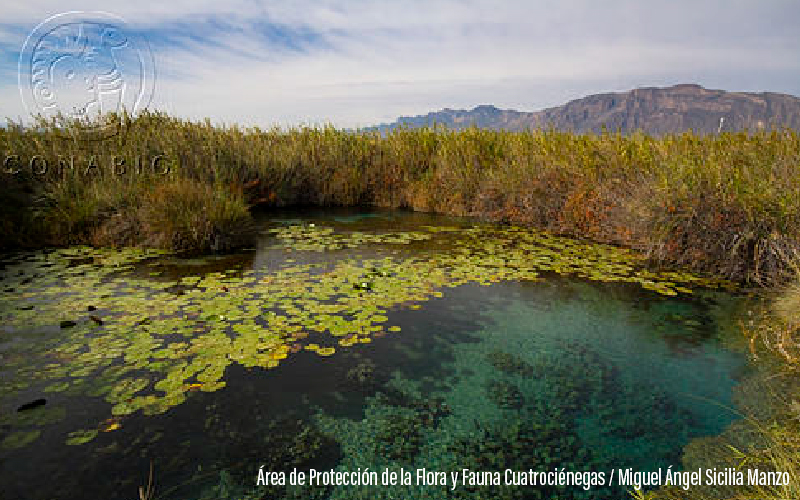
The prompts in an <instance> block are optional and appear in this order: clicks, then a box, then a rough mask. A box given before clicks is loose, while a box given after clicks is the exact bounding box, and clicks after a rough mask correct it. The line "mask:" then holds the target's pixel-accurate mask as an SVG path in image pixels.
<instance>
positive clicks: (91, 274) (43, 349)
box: [0, 224, 731, 425]
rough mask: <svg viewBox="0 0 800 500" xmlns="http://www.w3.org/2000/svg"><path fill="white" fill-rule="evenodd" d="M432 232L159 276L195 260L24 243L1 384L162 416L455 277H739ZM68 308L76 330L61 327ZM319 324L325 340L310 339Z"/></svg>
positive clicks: (375, 321)
mask: <svg viewBox="0 0 800 500" xmlns="http://www.w3.org/2000/svg"><path fill="white" fill-rule="evenodd" d="M297 228H300V229H297ZM423 229H424V231H411V232H394V233H390V234H374V235H370V234H367V233H363V234H362V233H352V232H351V233H347V232H345V233H340V232H339V231H338V230H336V229H333V228H329V227H325V226H321V225H313V226H312V225H310V224H309V225H299V226H289V227H285V228H281V229H279V230H278V231H286V233H281V232H279V233H278V234H279V235H283V236H279V239H281V238H283V237H286V238H289V236H286V235H287V234H288V235H291V238H289V239H291V245H295V243H297V241H299V240H300V239H304V241H305V243H304V245H306V246H302V245H301V246H299V247H296V248H294V250H295V251H297V252H314V251H318V250H319V247H320V246H325V247H326V248H327V247H328V246H330V245H336V246H337V248H338V246H340V245H343V244H344V245H356V246H369V247H370V250H371V252H372V253H371V254H370V255H371V257H370V258H363V257H359V256H347V257H345V258H341V259H339V260H336V261H326V262H323V263H310V264H297V263H296V262H293V261H290V260H286V261H285V262H283V263H282V264H281V265H280V266H278V267H277V268H275V269H271V270H269V271H263V270H250V271H245V270H242V269H238V268H235V269H231V268H226V269H225V271H212V272H206V273H203V274H200V275H198V274H197V273H196V272H195V271H192V272H191V274H189V275H185V274H184V275H181V274H177V275H176V274H174V273H170V272H163V273H161V274H159V275H158V276H151V275H150V271H149V270H148V271H147V272H142V271H143V269H152V268H153V267H154V266H155V265H156V264H159V263H162V264H164V263H166V262H172V263H173V264H174V263H176V262H180V259H179V258H178V257H176V256H174V255H168V254H167V253H166V252H163V251H157V250H143V249H122V250H114V249H93V248H89V247H70V248H66V249H59V250H48V251H43V252H31V253H21V254H17V255H15V256H12V257H11V258H10V259H9V260H8V261H7V262H6V267H5V268H4V269H3V270H1V271H0V282H1V283H2V286H3V287H5V288H6V289H13V290H14V294H13V295H7V296H6V297H4V300H3V301H2V302H0V317H2V318H3V321H4V326H3V331H4V332H5V335H6V337H7V338H8V339H13V338H15V337H16V336H23V335H26V336H27V337H26V338H27V339H28V340H26V342H25V343H20V344H15V346H14V347H13V348H12V349H11V350H10V351H9V352H8V354H7V356H6V358H5V359H4V366H3V367H2V368H0V371H1V372H3V373H6V374H11V375H12V376H10V377H3V378H2V379H0V390H2V393H3V394H7V395H13V394H14V393H16V392H17V391H19V390H22V389H29V388H34V389H35V390H39V391H43V392H53V393H57V392H61V393H65V394H67V395H79V394H84V395H90V396H93V397H98V398H102V399H104V400H105V401H106V402H108V403H109V404H110V413H111V414H112V415H114V416H125V415H130V414H133V413H136V412H140V411H141V412H142V413H144V414H147V415H154V414H159V413H164V412H166V411H168V410H169V409H170V408H172V407H174V406H176V405H179V404H181V403H183V402H184V401H186V400H187V399H188V398H190V397H192V393H193V392H196V391H205V392H213V391H217V390H219V389H222V388H223V387H225V385H226V382H225V380H224V376H225V371H226V369H227V368H228V366H230V365H231V364H234V363H237V364H240V365H242V366H244V367H248V368H255V367H259V368H263V369H270V368H275V367H277V366H279V365H280V363H281V362H282V361H283V360H285V359H287V358H288V357H290V356H292V355H293V354H294V353H296V352H298V351H300V350H307V351H312V352H315V353H316V354H318V355H320V356H323V357H326V356H331V355H334V354H335V353H336V352H337V351H338V350H341V349H346V348H353V347H355V346H357V345H359V344H365V343H369V342H371V341H372V339H373V337H374V336H375V335H382V334H385V333H388V332H399V331H401V329H400V327H399V326H396V325H391V321H390V315H389V312H390V311H391V310H392V309H394V308H400V307H409V308H411V309H416V308H419V307H421V304H423V303H424V302H425V301H428V300H431V299H434V298H437V297H442V296H443V293H444V292H443V290H445V289H447V288H448V287H455V286H459V285H465V284H480V285H489V284H492V283H496V282H499V281H504V280H527V281H535V280H540V279H542V278H541V275H543V274H544V273H557V274H562V275H571V276H577V277H582V278H585V279H590V280H599V281H619V282H628V283H634V284H639V285H641V286H642V287H644V288H647V289H652V290H653V291H655V292H657V293H660V294H665V295H676V294H688V293H691V289H692V288H696V287H714V286H723V287H730V286H731V284H730V283H728V282H725V281H722V280H712V279H708V278H701V277H697V276H694V275H691V274H688V273H682V272H676V271H659V272H654V271H649V270H647V269H646V267H645V260H644V258H643V257H642V256H640V255H638V254H635V253H633V252H631V251H628V250H624V249H620V248H617V247H612V246H606V245H596V244H589V243H585V242H580V241H576V240H571V239H568V238H563V237H558V236H554V235H551V234H548V233H544V232H541V231H534V230H529V229H524V228H520V227H514V226H510V227H491V226H472V227H463V228H447V229H446V230H442V231H439V230H429V228H423ZM298 234H299V235H302V238H301V237H300V236H297V235H298ZM296 240H297V241H296ZM287 241H288V239H287ZM417 241H425V245H424V246H423V247H421V248H417V249H415V250H414V251H413V252H405V253H403V252H401V253H397V250H398V248H393V247H398V246H399V247H401V248H402V247H403V246H404V245H407V244H409V243H411V242H417ZM343 242H344V243H343ZM287 244H288V243H287ZM390 247H392V248H390ZM162 267H163V266H162ZM190 267H191V266H190ZM89 306H91V307H89ZM64 318H71V319H70V320H69V321H70V322H71V325H70V327H69V328H58V327H59V326H62V323H61V322H62V321H65V320H64ZM72 323H74V324H72ZM54 327H55V330H54ZM311 334H314V335H316V336H317V337H315V340H316V342H308V340H306V338H307V337H309V335H311ZM489 362H490V363H492V364H493V365H494V366H495V367H496V368H497V369H499V370H502V371H505V372H507V373H516V374H518V375H521V376H524V377H527V376H529V373H531V369H532V368H531V367H530V366H528V365H526V364H525V363H524V362H522V361H520V360H518V359H515V358H514V356H512V355H508V354H503V353H495V354H492V355H490V357H489ZM572 392H575V391H570V392H567V393H566V395H567V396H569V394H572ZM512 399H513V398H512ZM42 425H44V424H42Z"/></svg>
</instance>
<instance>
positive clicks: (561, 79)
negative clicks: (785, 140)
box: [0, 0, 800, 126]
mask: <svg viewBox="0 0 800 500" xmlns="http://www.w3.org/2000/svg"><path fill="white" fill-rule="evenodd" d="M71 7H72V8H74V9H76V10H105V11H109V12H113V13H115V14H118V15H120V16H122V17H123V18H125V19H126V20H128V21H129V22H130V23H131V24H132V25H133V26H135V27H137V28H140V29H147V30H151V32H152V33H154V35H155V36H159V35H158V34H159V33H169V34H170V35H171V37H172V38H171V39H172V40H174V41H175V42H176V43H175V44H174V45H173V46H170V45H167V44H165V43H159V41H158V40H156V41H154V43H153V46H154V47H156V48H157V53H156V57H157V64H158V68H159V73H160V78H159V81H158V84H157V88H156V100H155V104H156V105H157V106H158V107H159V108H161V109H165V110H167V111H169V112H171V113H174V114H177V115H180V116H187V117H193V118H199V117H203V116H210V117H212V118H214V119H217V120H224V121H227V122H233V121H241V122H245V123H258V124H262V125H269V124H271V123H274V122H278V123H282V124H288V123H297V122H325V121H332V122H334V123H336V124H337V125H342V126H353V125H367V124H372V123H376V122H379V121H386V120H391V119H393V118H394V117H396V116H397V115H399V114H413V113H423V112H427V111H430V110H433V109H438V108H441V107H445V106H449V107H472V106H474V105H476V104H479V103H493V104H496V105H499V106H507V107H516V108H520V109H538V108H540V107H543V106H547V105H555V104H559V103H561V102H562V101H563V100H565V99H567V98H575V97H579V96H580V95H582V94H585V93H592V92H602V91H608V90H623V89H626V88H631V87H635V86H639V85H660V84H669V83H676V82H678V81H695V82H698V83H701V84H706V85H713V84H716V86H722V87H724V88H728V89H731V90H753V89H752V88H747V89H744V88H742V86H743V85H747V86H749V87H752V86H753V85H756V86H759V87H761V88H760V89H758V90H775V91H787V92H792V93H800V79H798V78H797V77H800V58H798V57H797V54H798V53H800V40H799V39H798V37H797V36H796V33H795V30H796V26H797V25H798V23H797V21H798V19H799V18H800V8H799V7H796V6H795V4H793V3H792V2H779V1H774V2H769V1H765V2H761V3H759V4H756V3H752V2H745V1H739V2H735V1H734V2H730V1H729V2H722V1H708V2H702V1H693V2H669V3H659V4H655V3H651V2H647V3H646V4H645V3H643V2H638V1H632V0H631V1H614V2H589V1H563V2H554V1H540V2H533V1H522V0H520V1H506V2H502V1H497V0H464V1H458V0H428V1H423V0H407V1H404V2H397V1H380V2H367V1H362V0H354V1H350V2H341V1H340V2H333V1H316V2H314V1H310V0H297V1H292V2H284V1H275V2H264V3H258V2H253V1H246V2H245V1H233V2H218V1H206V0H200V1H182V0H179V1H177V2H163V1H161V2H136V3H131V2H127V1H126V2H122V1H118V0H112V1H105V2H102V3H101V2H97V1H96V0H95V1H88V0H87V1H78V2H75V3H74V4H71ZM4 9H6V8H5V7H4ZM57 12H59V4H58V3H56V2H26V3H16V4H13V5H11V6H10V7H9V8H7V9H6V12H4V17H5V19H4V20H3V23H4V25H5V26H14V27H17V26H30V27H33V26H34V25H35V24H36V23H37V22H38V21H39V20H41V19H43V18H44V17H47V15H48V14H53V13H57ZM213 19H219V20H220V21H221V22H224V23H227V24H232V25H235V26H241V30H238V31H231V30H228V29H224V27H220V26H218V25H217V24H215V23H213V22H210V20H213ZM253 20H260V21H262V24H258V23H253V22H252V21H253ZM268 23H272V24H275V25H278V26H280V27H281V29H287V30H289V32H292V30H295V31H297V32H301V33H310V34H312V35H313V37H312V39H311V40H310V41H306V44H307V50H304V51H295V50H293V49H291V48H290V47H283V46H281V43H280V42H281V40H280V34H279V35H278V36H277V39H270V38H269V37H265V36H264V34H263V33H261V32H260V30H262V29H263V28H264V27H265V26H267V25H268ZM187 26H190V27H191V26H196V27H197V29H196V31H193V32H191V35H192V36H191V37H189V36H183V35H188V34H189V33H185V32H184V31H182V30H185V29H187V28H186V27H187ZM171 27H177V28H175V29H178V31H177V32H176V33H170V32H169V31H163V30H170V29H172V28H171ZM160 30H161V31H160ZM17 31H18V30H17ZM17 31H14V30H10V29H2V28H0V43H5V44H9V43H13V38H14V36H17V37H18V36H19V34H18V33H17ZM4 69H7V68H4ZM754 75H755V76H754ZM776 76H777V78H776ZM794 81H796V82H798V83H792V82H794ZM10 83H11V82H9V85H8V88H7V89H3V90H10V89H11V85H10ZM721 84H724V85H721ZM16 95H18V94H17V93H16V91H14V92H5V91H4V92H3V93H2V94H0V113H2V112H5V113H6V114H11V115H12V116H13V115H14V114H16V113H21V109H20V108H19V103H18V102H16V103H15V102H14V101H15V99H14V97H15V96H16ZM17 100H18V99H17ZM15 106H17V107H16V108H15Z"/></svg>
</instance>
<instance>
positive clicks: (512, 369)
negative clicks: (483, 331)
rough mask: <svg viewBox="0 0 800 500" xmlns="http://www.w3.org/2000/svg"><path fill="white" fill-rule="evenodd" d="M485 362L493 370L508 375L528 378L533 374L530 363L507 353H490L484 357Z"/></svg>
mask: <svg viewBox="0 0 800 500" xmlns="http://www.w3.org/2000/svg"><path fill="white" fill-rule="evenodd" d="M486 360H487V361H488V362H489V364H491V365H492V366H493V367H494V368H495V369H497V370H500V371H501V372H503V373H507V374H509V375H512V374H516V375H519V376H521V377H530V376H532V375H533V372H534V371H533V366H531V364H530V363H528V362H527V361H525V360H524V359H522V358H520V357H519V356H515V355H514V354H510V353H507V352H503V351H492V352H490V353H489V354H487V355H486Z"/></svg>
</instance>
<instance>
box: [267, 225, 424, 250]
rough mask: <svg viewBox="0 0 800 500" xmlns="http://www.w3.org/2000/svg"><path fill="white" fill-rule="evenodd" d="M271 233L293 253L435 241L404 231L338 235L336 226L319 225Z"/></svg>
mask: <svg viewBox="0 0 800 500" xmlns="http://www.w3.org/2000/svg"><path fill="white" fill-rule="evenodd" d="M267 234H272V235H274V236H275V237H276V238H277V240H278V243H277V244H276V246H278V247H280V248H284V249H290V250H311V251H316V252H324V251H326V250H340V249H343V248H356V247H359V246H361V245H367V244H397V245H403V244H407V243H411V242H412V241H424V240H429V239H431V234H430V232H422V231H404V232H396V233H365V232H362V231H347V232H337V231H335V230H334V228H332V227H320V226H317V225H316V224H295V225H290V226H282V227H279V228H275V229H271V230H269V231H268V232H267Z"/></svg>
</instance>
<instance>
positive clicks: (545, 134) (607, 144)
mask: <svg viewBox="0 0 800 500" xmlns="http://www.w3.org/2000/svg"><path fill="white" fill-rule="evenodd" d="M121 121H122V122H123V125H124V126H123V128H122V132H121V133H119V134H118V135H116V136H114V137H112V138H109V139H106V140H102V141H81V140H75V139H71V138H69V137H65V136H64V134H63V133H61V130H62V128H61V127H60V125H59V124H58V123H56V121H50V122H45V121H40V122H39V123H37V124H35V125H34V126H30V127H21V126H11V127H9V128H6V129H0V147H2V150H3V151H4V153H5V154H6V155H7V156H6V164H5V166H6V170H12V171H13V170H20V172H19V173H17V174H15V175H11V174H8V173H6V174H3V178H4V182H3V183H2V188H0V192H2V195H0V196H2V198H1V199H0V201H2V208H0V210H2V211H3V214H2V215H3V219H2V220H3V222H2V225H0V230H2V235H1V236H2V245H3V246H4V247H6V248H13V247H19V246H31V245H34V246H36V245H62V244H72V243H91V244H96V245H137V244H139V245H156V246H163V247H169V248H179V249H182V250H194V251H199V252H202V251H209V250H212V249H218V250H219V249H226V248H231V247H233V246H236V244H239V243H242V242H245V241H246V240H247V237H246V234H247V227H248V215H247V211H248V210H252V209H253V208H256V207H257V208H269V207H284V206H292V205H306V204H311V205H320V206H334V205H371V206H381V207H393V208H409V209H413V210H420V211H431V212H439V213H443V214H450V215H470V216H478V217H482V218H485V219H489V220H493V221H498V222H505V223H511V224H521V225H529V226H534V227H537V228H540V229H546V230H549V231H552V232H555V233H558V234H562V235H569V236H575V237H580V238H588V239H592V240H595V241H599V242H605V243H613V244H620V245H625V246H629V247H633V248H636V249H639V250H641V251H644V252H646V253H647V254H648V255H649V256H650V257H651V258H652V259H653V261H654V263H661V264H666V265H681V266H686V267H689V268H692V269H694V270H697V271H704V272H708V273H712V274H716V275H720V276H723V277H726V278H731V279H734V280H738V281H745V282H750V283H757V284H774V283H778V282H782V281H785V280H787V279H789V278H790V277H791V275H792V273H791V272H790V269H791V265H790V263H791V262H792V261H793V260H794V259H796V257H797V256H798V249H800V182H798V179H800V136H798V134H797V133H796V132H794V131H791V130H781V131H770V132H756V133H747V132H741V133H723V134H720V135H715V136H702V137H701V136H697V135H694V134H691V133H684V134H676V135H668V136H664V137H658V138H655V137H649V136H646V135H642V134H633V135H630V136H622V135H620V134H613V133H604V134H600V135H576V134H572V133H564V132H557V131H553V130H534V131H528V132H505V131H494V130H481V129H475V128H473V129H468V130H463V131H457V132H456V131H450V130H445V129H440V128H436V129H431V128H423V129H403V128H401V129H396V130H393V131H391V132H389V133H388V134H387V135H380V134H379V133H377V132H371V131H355V132H354V131H347V130H339V129H335V128H333V127H316V128H315V127H299V128H289V129H278V128H273V129H267V130H263V129H260V128H255V127H254V128H242V127H238V126H236V125H232V126H226V125H213V124H212V123H211V122H210V121H209V120H205V121H200V122H194V121H187V120H182V119H179V118H175V117H170V116H167V115H165V114H162V113H144V114H141V115H139V116H137V117H135V118H132V117H129V116H123V117H121ZM9 157H12V158H11V160H9ZM34 158H35V159H34ZM32 159H33V165H31V161H32ZM43 160H46V161H47V165H48V171H47V172H46V173H42V170H44V168H43V165H44V163H43ZM123 161H124V165H123V164H122V162H123ZM154 164H155V165H154ZM114 165H116V167H115V169H114V168H112V167H113V166H114ZM123 168H124V169H125V172H126V173H125V174H120V171H121V170H123ZM169 186H172V187H169ZM182 191H183V192H187V193H188V192H189V191H191V192H192V195H191V196H193V197H194V202H191V203H190V202H187V203H179V202H178V201H177V200H178V199H180V198H181V197H182V196H183V195H181V194H180V192H182ZM200 198H205V199H204V200H202V201H201V200H200ZM176 204H177V205H176ZM218 205H220V207H219V209H218V210H212V209H211V208H212V207H216V206H218ZM192 211H195V212H199V211H202V212H203V213H202V214H199V213H194V214H190V212H192ZM157 214H158V215H157ZM193 217H194V218H193ZM195 225H197V231H198V234H197V235H193V234H192V228H193V227H194V226H195Z"/></svg>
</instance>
